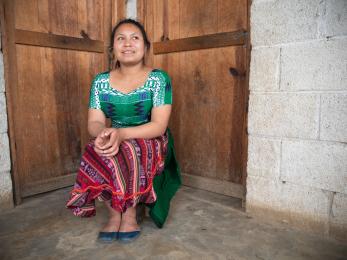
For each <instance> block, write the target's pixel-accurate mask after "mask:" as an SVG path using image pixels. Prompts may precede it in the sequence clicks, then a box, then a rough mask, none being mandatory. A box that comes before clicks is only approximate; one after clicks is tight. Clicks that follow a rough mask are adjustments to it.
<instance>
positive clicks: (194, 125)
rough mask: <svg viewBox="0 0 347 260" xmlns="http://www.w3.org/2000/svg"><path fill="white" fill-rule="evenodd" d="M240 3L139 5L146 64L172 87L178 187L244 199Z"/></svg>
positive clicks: (244, 64) (186, 0)
mask: <svg viewBox="0 0 347 260" xmlns="http://www.w3.org/2000/svg"><path fill="white" fill-rule="evenodd" d="M248 10H249V2H248V1H247V0H180V1H177V0H153V1H152V0H139V1H138V16H139V19H140V20H142V22H143V23H144V24H145V27H146V30H147V32H148V34H149V37H150V39H151V40H152V42H154V44H153V48H152V50H151V55H150V56H149V64H150V65H152V66H154V67H160V68H163V69H165V70H166V71H168V73H169V74H170V76H171V77H172V81H173V82H172V83H173V99H174V106H173V114H172V118H171V122H170V127H171V129H172V131H173V135H174V138H175V145H176V150H177V155H178V160H179V162H180V164H181V169H182V172H183V183H184V184H186V185H189V186H193V187H197V188H202V189H206V190H210V191H213V192H218V193H222V194H226V195H230V196H235V197H239V198H243V197H244V194H245V188H244V187H245V178H246V169H245V168H246V159H247V158H246V153H247V136H246V135H247V133H246V124H247V122H246V114H247V102H248V70H249V69H248V60H249V58H248V56H249V41H248V38H247V34H248V33H247V32H248V31H249V22H248V20H249V19H248V12H249V11H248Z"/></svg>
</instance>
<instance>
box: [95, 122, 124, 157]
mask: <svg viewBox="0 0 347 260" xmlns="http://www.w3.org/2000/svg"><path fill="white" fill-rule="evenodd" d="M99 135H100V137H101V138H103V139H106V140H107V141H106V142H105V144H103V145H102V146H99V147H98V150H100V151H99V152H98V153H99V154H101V155H102V156H105V157H107V158H111V157H113V156H115V155H116V154H117V153H118V151H119V145H120V143H121V142H122V141H123V138H122V135H121V131H120V130H119V129H117V128H105V129H103V130H102V131H101V133H100V134H99Z"/></svg>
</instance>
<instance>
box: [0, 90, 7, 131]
mask: <svg viewBox="0 0 347 260" xmlns="http://www.w3.org/2000/svg"><path fill="white" fill-rule="evenodd" d="M5 132H7V111H6V99H5V94H4V93H0V134H1V133H5Z"/></svg>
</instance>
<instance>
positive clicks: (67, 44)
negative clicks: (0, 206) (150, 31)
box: [1, 0, 122, 203]
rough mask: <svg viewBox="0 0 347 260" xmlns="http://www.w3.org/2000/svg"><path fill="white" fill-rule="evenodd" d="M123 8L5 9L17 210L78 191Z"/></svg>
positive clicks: (60, 1)
mask: <svg viewBox="0 0 347 260" xmlns="http://www.w3.org/2000/svg"><path fill="white" fill-rule="evenodd" d="M117 6H118V5H116V2H115V0H31V1H26V0H7V1H4V2H3V1H2V2H1V10H2V12H1V16H2V17H3V18H4V19H3V20H4V21H5V23H2V24H1V25H2V26H3V28H5V29H4V30H3V32H6V34H5V39H6V40H5V41H4V49H5V52H4V55H5V61H6V62H8V63H6V64H5V65H6V66H8V68H9V69H8V70H5V72H6V73H5V77H6V79H7V82H6V88H7V89H6V91H7V93H8V96H9V98H8V102H9V126H10V127H9V130H10V139H11V156H12V162H13V165H12V166H13V175H14V181H15V189H16V190H15V192H16V203H20V201H21V198H23V197H26V196H30V195H33V194H37V193H41V192H45V191H49V190H53V189H57V188H60V187H66V186H69V185H72V184H73V181H74V176H75V173H76V171H77V169H78V166H79V161H80V156H81V151H82V149H83V148H84V146H85V144H86V143H87V142H88V141H89V138H90V137H89V135H88V132H87V115H88V99H89V89H90V84H91V81H92V79H93V77H94V76H95V75H96V74H97V73H99V72H102V71H105V70H107V69H108V57H107V47H108V45H109V38H110V32H111V26H112V25H111V21H112V11H117ZM120 13H122V12H120ZM117 15H118V13H117Z"/></svg>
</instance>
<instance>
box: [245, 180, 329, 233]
mask: <svg viewBox="0 0 347 260" xmlns="http://www.w3.org/2000/svg"><path fill="white" fill-rule="evenodd" d="M329 196H330V194H328V193H326V192H324V191H322V190H319V189H314V188H310V187H307V186H303V185H302V186H301V185H295V184H292V183H283V182H279V181H275V180H269V179H265V178H262V177H257V176H248V177H247V196H246V209H247V211H248V212H250V213H252V212H253V211H257V210H259V209H262V210H263V211H264V212H266V213H267V214H270V215H271V212H272V214H273V215H274V216H272V217H274V218H281V220H284V221H289V222H293V223H296V224H299V226H301V227H309V228H310V227H320V228H322V230H320V231H322V232H324V231H325V229H326V228H327V225H328V219H329V213H328V212H329V210H328V209H329V202H330V198H329ZM276 215H277V216H276ZM268 217H270V216H268Z"/></svg>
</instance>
